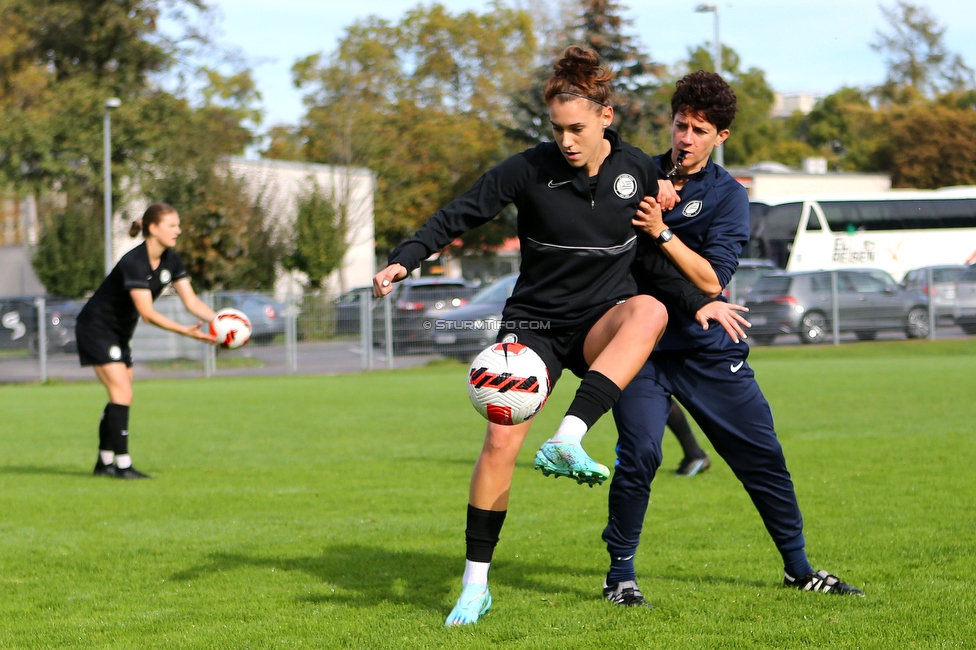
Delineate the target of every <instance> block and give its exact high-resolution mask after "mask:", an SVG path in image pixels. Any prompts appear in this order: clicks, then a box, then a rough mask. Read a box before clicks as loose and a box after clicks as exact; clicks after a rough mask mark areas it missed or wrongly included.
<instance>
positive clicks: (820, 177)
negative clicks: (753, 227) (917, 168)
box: [728, 158, 891, 199]
mask: <svg viewBox="0 0 976 650" xmlns="http://www.w3.org/2000/svg"><path fill="white" fill-rule="evenodd" d="M803 167H804V169H803V171H797V170H793V169H790V168H789V167H787V166H786V165H781V164H779V163H772V162H763V163H757V164H755V165H752V166H751V167H749V168H730V169H729V170H728V172H729V173H730V174H732V176H734V177H735V179H736V180H737V181H739V182H740V183H742V185H743V186H744V187H745V188H746V189H747V190H749V198H753V199H758V198H769V197H773V196H787V195H791V194H863V193H865V192H887V191H888V190H890V189H891V177H890V176H889V175H888V174H867V173H855V172H828V171H827V162H826V160H825V159H823V158H808V159H806V160H804V161H803Z"/></svg>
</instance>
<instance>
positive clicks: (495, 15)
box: [0, 0, 976, 296]
mask: <svg viewBox="0 0 976 650" xmlns="http://www.w3.org/2000/svg"><path fill="white" fill-rule="evenodd" d="M519 2H522V0H512V1H511V2H510V3H506V2H503V1H502V0H495V1H494V2H492V3H491V4H489V5H488V6H487V7H486V9H485V10H483V11H481V12H477V11H464V12H457V13H452V12H451V11H450V10H449V9H448V8H447V7H446V6H445V5H444V4H429V5H424V4H420V5H418V6H417V7H415V8H413V9H411V10H409V11H407V12H406V13H405V14H404V15H403V16H401V17H400V18H399V19H398V20H396V21H389V20H384V19H381V18H378V17H375V16H371V17H367V18H363V19H361V20H358V21H356V22H354V23H353V24H352V25H350V26H348V27H347V28H346V29H345V31H344V34H343V36H342V38H341V39H340V41H339V43H338V46H337V47H336V48H335V49H334V50H333V51H331V52H329V53H320V54H312V55H310V56H308V57H305V58H303V59H301V60H299V61H297V62H295V64H294V66H293V67H292V77H293V82H294V84H295V86H296V87H297V88H299V89H300V90H301V91H302V92H303V93H304V103H305V114H304V116H303V117H302V119H301V121H300V122H299V124H297V125H286V126H276V127H273V128H271V129H270V130H268V131H267V133H266V134H260V133H259V126H260V120H261V115H260V110H259V108H258V107H259V105H260V100H261V97H260V95H259V93H258V92H257V89H256V86H255V84H254V81H253V79H252V76H251V72H250V70H249V69H248V68H247V66H246V65H245V64H244V62H243V61H242V59H241V57H239V56H238V57H234V56H230V57H228V56H227V55H225V54H222V53H221V52H222V50H221V49H220V48H217V47H215V45H214V42H213V39H212V38H211V37H210V36H209V34H208V31H207V24H208V21H209V20H210V18H212V9H211V8H210V7H209V6H208V5H207V4H206V2H205V0H0V124H3V128H0V187H6V188H13V189H14V190H15V191H17V192H19V193H21V194H29V195H32V196H34V197H35V198H36V201H37V205H38V206H39V217H40V221H41V234H40V241H39V242H38V245H37V248H36V253H35V256H34V266H35V270H36V271H37V273H38V275H39V277H40V278H41V279H42V281H43V282H44V283H45V285H46V286H47V287H48V290H49V291H51V292H55V293H60V294H64V295H72V296H74V295H81V294H83V293H85V292H86V291H90V290H92V289H93V288H94V287H95V286H97V284H98V283H99V282H100V280H101V277H102V273H103V269H102V259H103V253H102V241H103V232H102V220H101V214H102V210H103V206H102V198H101V197H102V186H101V182H102V181H101V178H102V172H103V165H104V164H105V161H104V160H102V154H101V138H102V122H101V121H102V113H103V110H104V108H103V106H104V102H105V100H106V99H107V98H109V97H118V98H120V99H121V100H122V105H121V106H120V107H119V108H118V109H115V111H114V112H113V117H112V119H113V129H112V131H113V133H112V153H111V160H110V161H109V164H111V166H112V178H113V183H114V186H113V188H112V195H113V202H114V204H115V205H126V204H127V202H128V201H129V200H130V199H132V198H133V197H140V196H141V197H148V198H151V200H154V201H155V200H162V201H166V202H169V203H172V204H173V205H175V206H177V207H178V209H179V210H180V215H181V218H182V222H183V229H184V231H185V234H184V236H183V237H181V239H180V244H179V246H180V253H181V255H182V256H183V257H184V259H185V260H186V261H187V265H188V268H189V270H190V273H191V274H192V276H193V278H194V281H195V283H196V284H198V285H199V286H200V288H202V289H230V288H235V289H268V288H270V287H271V285H272V284H273V281H274V278H275V274H276V272H277V269H276V266H277V265H279V264H280V265H281V266H283V267H285V268H288V269H297V270H300V271H303V272H305V273H306V274H307V275H308V277H309V281H310V284H312V285H315V286H317V285H318V283H319V282H321V280H322V279H323V278H324V277H327V276H328V274H329V273H330V272H331V271H332V270H334V269H335V268H337V267H338V266H339V265H340V264H341V260H342V257H343V255H344V254H345V250H346V247H347V243H346V237H347V236H348V232H347V231H348V224H347V223H346V222H345V214H346V210H345V208H344V206H343V205H342V204H341V201H340V200H339V197H337V196H335V195H328V194H324V193H323V192H322V191H320V189H319V188H315V187H310V188H309V190H308V193H307V194H306V195H305V196H304V197H302V198H301V200H300V201H299V207H298V211H297V214H296V215H295V216H296V223H295V227H294V228H291V229H289V231H288V232H282V231H281V230H280V229H278V228H277V227H276V225H275V222H274V221H273V220H271V219H269V218H268V215H266V214H265V213H264V210H263V208H262V205H263V203H262V197H261V195H260V193H258V194H257V195H256V196H255V193H254V192H253V191H252V192H250V193H249V192H248V191H247V188H245V186H244V182H243V180H242V179H240V178H236V177H234V176H233V175H232V174H230V173H229V172H227V171H226V166H222V165H221V164H220V163H221V161H222V160H224V159H225V158H226V157H227V156H229V155H236V154H240V153H242V152H243V151H244V149H245V148H246V147H248V146H255V145H256V144H257V143H258V142H259V141H260V142H263V143H264V145H263V152H262V153H263V155H264V156H266V157H268V158H276V159H285V160H297V161H307V162H316V163H326V164H331V165H339V166H352V167H364V168H368V169H370V170H372V171H373V172H374V174H375V175H376V179H377V193H376V197H375V205H374V209H375V216H376V241H377V249H378V253H381V254H382V253H384V252H386V251H388V250H390V249H391V248H392V247H393V246H394V245H395V244H396V243H398V242H399V241H400V240H402V239H403V238H404V237H406V236H409V235H410V234H411V233H412V232H413V231H414V230H415V229H416V228H417V227H418V226H419V225H420V224H421V223H423V221H424V220H426V219H427V218H428V217H429V216H430V215H432V214H433V213H434V212H435V211H436V210H437V209H438V208H439V207H440V206H442V205H443V204H444V203H446V202H447V201H448V200H450V199H451V198H453V197H454V196H456V195H457V194H459V193H460V192H461V191H463V190H464V189H466V188H467V187H468V186H469V185H470V184H471V183H472V182H473V181H474V180H475V179H476V178H477V177H478V176H479V175H480V174H482V173H483V172H484V171H486V170H487V169H488V168H489V167H491V166H492V165H494V164H496V163H498V162H499V161H501V160H502V159H504V158H505V157H506V156H508V155H510V154H512V153H514V152H516V151H520V150H521V149H524V148H525V147H527V146H531V145H532V144H534V143H537V142H540V141H543V140H545V139H547V138H548V137H549V130H548V117H547V114H546V107H545V105H544V104H543V102H542V87H543V85H544V83H545V80H546V79H547V77H548V75H549V73H550V70H551V62H552V61H553V60H554V58H555V57H556V56H557V55H558V53H559V52H560V51H562V49H564V48H565V47H566V46H567V45H569V44H573V43H582V44H585V45H588V46H589V47H592V48H593V49H595V50H596V51H597V52H599V53H600V55H601V56H602V57H603V59H604V61H605V62H607V63H608V65H610V67H612V68H613V70H614V71H615V72H616V80H615V84H616V85H615V91H616V95H617V99H616V109H617V110H616V121H615V124H614V126H615V128H617V129H618V130H619V131H620V132H621V134H622V135H623V137H624V138H625V139H627V140H628V141H630V142H632V143H633V144H635V145H637V146H640V147H642V148H644V149H645V150H647V151H648V152H651V153H657V152H661V151H664V150H666V149H667V148H668V142H669V137H668V128H669V122H670V115H669V100H670V92H671V89H672V88H673V85H674V81H675V80H676V79H677V78H679V77H680V76H682V75H684V74H685V73H687V72H688V71H693V70H697V69H705V70H710V69H714V67H715V66H714V61H713V60H712V54H711V52H712V47H711V45H712V44H710V43H708V42H705V43H701V44H699V45H696V46H694V47H692V48H689V51H688V53H687V58H686V60H684V61H681V62H678V63H676V64H673V65H665V64H662V63H660V62H657V61H655V60H654V59H653V58H652V56H651V54H650V52H649V51H648V49H647V48H646V47H645V46H644V45H643V44H642V43H641V41H640V38H639V37H638V36H637V35H635V34H633V33H632V31H631V24H630V23H629V22H628V20H626V19H625V17H624V16H625V13H626V7H625V6H624V5H623V4H621V3H618V2H614V1H613V0H561V1H560V0H549V2H548V3H547V2H546V0H536V1H535V2H534V3H533V6H532V11H531V12H530V11H528V10H527V9H525V8H522V7H520V6H519V5H518V4H517V3H519ZM883 14H884V18H885V25H884V26H883V27H882V28H881V29H879V30H878V31H877V32H876V34H875V41H874V42H873V43H872V47H873V48H874V49H875V50H876V51H877V52H878V54H879V56H882V57H883V58H884V60H885V64H886V69H887V76H886V78H885V79H884V80H880V82H879V83H878V84H877V85H876V86H874V87H869V88H848V87H845V88H840V89H838V90H837V91H835V92H834V93H832V94H830V95H829V96H827V97H825V98H823V99H822V100H821V101H820V102H818V103H817V105H816V107H815V108H814V110H813V111H812V112H810V113H809V114H807V115H801V114H799V113H797V114H795V115H793V116H790V117H788V118H785V119H777V118H773V117H771V116H770V112H771V108H772V105H773V89H772V88H771V87H770V85H769V83H768V82H767V80H766V77H765V73H764V72H763V70H762V69H761V68H758V67H752V66H751V67H746V66H745V64H744V63H743V62H742V60H741V59H740V57H739V55H738V54H737V53H736V52H735V50H734V49H733V48H731V47H728V46H724V47H723V51H722V69H723V74H724V76H725V77H726V79H727V80H728V81H729V83H730V84H731V85H732V87H733V88H734V90H735V92H736V94H737V96H738V98H739V104H740V113H739V116H738V118H737V119H736V122H735V124H734V130H735V135H736V137H734V138H732V139H731V140H730V141H729V142H728V145H727V147H726V152H725V162H726V165H728V166H746V165H749V164H752V163H755V162H759V161H764V160H776V161H778V162H782V163H785V164H787V165H791V166H794V167H796V166H799V165H800V163H801V161H802V159H803V158H806V157H809V156H822V157H825V158H827V160H828V163H829V166H830V168H831V169H834V170H843V171H878V172H887V173H890V174H891V176H892V180H893V184H894V185H895V186H896V187H909V186H912V187H922V188H929V187H940V186H945V185H958V184H976V157H974V156H972V155H971V150H972V145H971V143H972V141H973V140H974V137H976V83H974V79H973V70H972V69H971V68H969V67H968V66H967V64H966V63H965V62H964V61H963V60H962V59H961V58H960V57H959V56H958V55H957V54H954V53H952V52H949V51H947V49H946V47H945V45H944V38H943V37H944V33H945V27H943V26H941V25H940V24H939V23H938V21H937V20H936V18H935V17H934V16H932V15H931V13H930V12H929V11H928V10H927V9H925V8H924V7H922V6H918V5H914V4H911V3H910V2H907V1H906V0H896V2H895V4H894V5H892V6H890V7H886V8H883ZM164 21H166V24H167V25H169V27H168V29H167V31H165V32H164V31H163V30H162V29H161V28H160V25H161V24H163V22H164ZM262 136H263V137H262ZM124 216H126V217H132V218H134V217H138V216H139V215H124ZM513 233H514V219H513V215H512V214H503V215H502V216H501V218H499V219H496V220H495V221H494V222H492V223H491V224H489V225H487V226H485V227H482V228H479V229H478V230H476V231H474V232H472V233H469V234H468V235H466V236H465V238H464V240H463V243H462V247H463V248H466V249H469V250H470V251H484V250H487V249H491V248H492V247H494V246H496V245H498V244H500V243H501V242H502V241H503V240H504V238H506V237H509V236H511V235H512V234H513Z"/></svg>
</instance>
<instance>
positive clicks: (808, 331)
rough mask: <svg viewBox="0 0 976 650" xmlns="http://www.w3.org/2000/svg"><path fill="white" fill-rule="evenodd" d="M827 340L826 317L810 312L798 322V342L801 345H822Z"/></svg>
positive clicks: (816, 312) (817, 312)
mask: <svg viewBox="0 0 976 650" xmlns="http://www.w3.org/2000/svg"><path fill="white" fill-rule="evenodd" d="M826 338H827V317H826V316H824V315H823V314H821V313H820V312H819V311H810V312H807V313H806V314H805V315H804V316H803V320H802V321H801V322H800V341H801V342H803V343H823V342H824V340H825V339H826Z"/></svg>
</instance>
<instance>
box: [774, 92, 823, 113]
mask: <svg viewBox="0 0 976 650" xmlns="http://www.w3.org/2000/svg"><path fill="white" fill-rule="evenodd" d="M821 99H823V95H813V94H811V93H773V108H772V109H771V110H770V111H769V115H770V117H780V118H787V117H789V116H791V115H793V113H796V112H799V113H802V114H803V115H806V114H807V113H809V112H810V111H812V110H813V107H814V106H816V105H817V102H819V101H820V100H821Z"/></svg>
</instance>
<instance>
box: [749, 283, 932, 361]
mask: <svg viewBox="0 0 976 650" xmlns="http://www.w3.org/2000/svg"><path fill="white" fill-rule="evenodd" d="M837 298H838V303H837V304H838V309H839V316H840V322H839V330H840V331H841V332H854V334H855V335H856V336H857V338H858V339H861V340H870V339H873V338H875V337H876V336H877V334H878V332H880V331H885V330H898V331H903V332H905V334H906V335H907V336H908V337H909V338H923V337H926V336H928V334H929V315H928V307H927V301H928V298H927V297H926V296H925V295H924V294H921V293H912V292H908V291H904V290H903V289H902V288H901V287H899V286H898V284H897V283H895V281H894V280H893V279H892V277H891V276H890V275H888V274H887V273H885V272H884V271H881V270H877V269H858V270H845V271H837ZM746 307H748V308H749V314H748V315H747V318H748V319H749V321H750V322H751V323H752V329H750V330H749V338H750V339H752V341H753V342H755V343H758V344H760V345H762V344H769V343H772V341H773V339H774V338H775V337H776V336H777V335H779V334H797V335H799V337H800V340H801V341H802V342H803V343H820V342H822V341H824V340H825V339H826V338H828V337H829V336H830V334H831V332H832V330H833V320H832V316H831V314H832V311H833V300H832V296H831V279H830V271H795V272H777V273H774V274H771V275H767V276H765V277H762V278H760V279H759V281H758V282H757V283H756V284H755V286H753V287H752V291H750V292H749V298H748V300H746Z"/></svg>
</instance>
